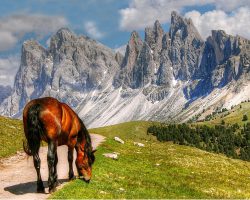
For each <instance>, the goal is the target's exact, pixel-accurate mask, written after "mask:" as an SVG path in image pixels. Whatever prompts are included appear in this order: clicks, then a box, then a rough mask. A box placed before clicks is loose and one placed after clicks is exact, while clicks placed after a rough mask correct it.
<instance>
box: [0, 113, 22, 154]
mask: <svg viewBox="0 0 250 200" xmlns="http://www.w3.org/2000/svg"><path fill="white" fill-rule="evenodd" d="M23 137H24V134H23V125H22V121H21V120H17V119H10V118H7V117H2V116H0V142H1V148H0V158H4V157H7V156H10V155H13V154H15V153H16V152H17V151H19V150H22V147H23V142H22V141H23Z"/></svg>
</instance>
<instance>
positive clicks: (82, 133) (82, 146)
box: [23, 97, 95, 192]
mask: <svg viewBox="0 0 250 200" xmlns="http://www.w3.org/2000/svg"><path fill="white" fill-rule="evenodd" d="M23 124H24V132H25V137H26V140H25V141H24V145H23V146H24V151H25V152H26V153H27V154H28V155H30V156H33V161H34V166H35V169H36V172H37V192H44V186H43V181H42V178H41V174H40V158H39V154H38V152H39V148H40V142H41V141H42V140H43V141H45V142H47V143H48V155H47V160H48V168H49V179H48V185H49V192H53V191H54V190H55V188H56V186H57V185H58V181H57V170H56V165H57V162H58V157H57V146H60V145H67V146H68V162H69V179H70V180H71V179H74V178H75V176H74V172H73V166H72V162H73V151H74V148H75V149H76V152H77V159H76V167H77V171H78V174H79V176H80V178H83V180H85V181H86V182H89V181H90V178H91V175H92V164H93V162H94V160H95V156H94V151H93V150H92V145H91V139H90V135H89V133H88V131H87V129H86V127H85V126H84V124H83V122H82V120H81V119H80V118H79V117H78V116H77V114H76V113H75V112H74V111H73V110H72V109H71V108H70V107H69V106H68V105H67V104H65V103H61V102H59V101H58V100H56V99H54V98H51V97H45V98H41V99H35V100H32V101H30V102H29V103H28V104H27V105H26V106H25V108H24V110H23Z"/></svg>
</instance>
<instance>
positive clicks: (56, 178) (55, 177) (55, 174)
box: [54, 151, 60, 186]
mask: <svg viewBox="0 0 250 200" xmlns="http://www.w3.org/2000/svg"><path fill="white" fill-rule="evenodd" d="M57 163H58V156H57V151H56V155H55V163H54V179H55V183H56V186H58V185H60V183H59V181H58V175H57V167H56V166H57Z"/></svg>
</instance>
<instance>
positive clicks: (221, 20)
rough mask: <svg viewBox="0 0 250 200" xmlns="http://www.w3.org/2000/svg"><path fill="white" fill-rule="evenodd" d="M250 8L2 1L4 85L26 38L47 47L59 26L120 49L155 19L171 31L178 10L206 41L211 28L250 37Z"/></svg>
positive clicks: (207, 3) (204, 3) (0, 67)
mask: <svg viewBox="0 0 250 200" xmlns="http://www.w3.org/2000/svg"><path fill="white" fill-rule="evenodd" d="M249 7H250V0H37V1H32V0H22V1H19V0H1V6H0V84H2V85H13V80H14V76H15V73H16V71H17V69H18V67H19V63H20V51H21V45H22V43H23V41H24V40H26V39H31V38H32V39H36V40H38V41H39V42H40V43H42V44H43V45H44V46H46V45H47V44H48V38H49V37H50V36H51V35H52V34H54V33H55V32H56V31H57V30H58V29H59V28H61V27H69V28H70V29H71V30H72V31H74V32H75V33H77V34H84V35H88V36H89V37H91V38H94V39H96V40H98V41H100V42H101V43H103V44H105V45H107V46H109V47H110V48H117V47H119V46H121V45H124V44H126V43H127V41H128V39H129V36H130V33H131V31H132V30H137V31H138V32H139V33H140V35H141V36H142V37H143V36H144V32H143V30H144V28H145V27H146V26H151V25H152V24H153V23H154V21H155V20H157V19H158V20H159V21H160V22H161V23H162V24H163V28H164V30H165V31H168V28H169V22H170V13H171V11H172V10H176V11H177V12H179V13H180V14H181V15H183V16H185V17H190V18H192V19H193V22H194V24H195V25H196V27H197V29H198V30H199V32H200V33H201V36H202V37H203V38H204V39H205V38H206V37H207V36H209V34H210V32H211V30H212V29H223V30H225V31H226V32H227V33H229V34H232V35H236V34H239V35H242V36H244V37H246V38H250V24H249V23H250V22H249V21H250V20H249V19H250V9H249Z"/></svg>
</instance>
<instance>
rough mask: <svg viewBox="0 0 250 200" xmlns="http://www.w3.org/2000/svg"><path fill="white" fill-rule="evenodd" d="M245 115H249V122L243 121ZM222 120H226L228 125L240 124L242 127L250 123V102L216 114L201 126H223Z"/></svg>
mask: <svg viewBox="0 0 250 200" xmlns="http://www.w3.org/2000/svg"><path fill="white" fill-rule="evenodd" d="M243 115H247V117H248V120H247V121H242V119H243ZM222 120H224V121H225V123H226V124H235V123H238V124H239V125H241V126H242V125H243V124H245V123H247V122H250V102H243V103H241V104H239V105H237V106H235V107H234V108H233V109H231V110H229V111H225V112H223V113H220V114H216V115H215V116H214V117H213V119H212V120H210V121H205V122H201V123H200V124H208V125H216V124H221V122H222Z"/></svg>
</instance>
